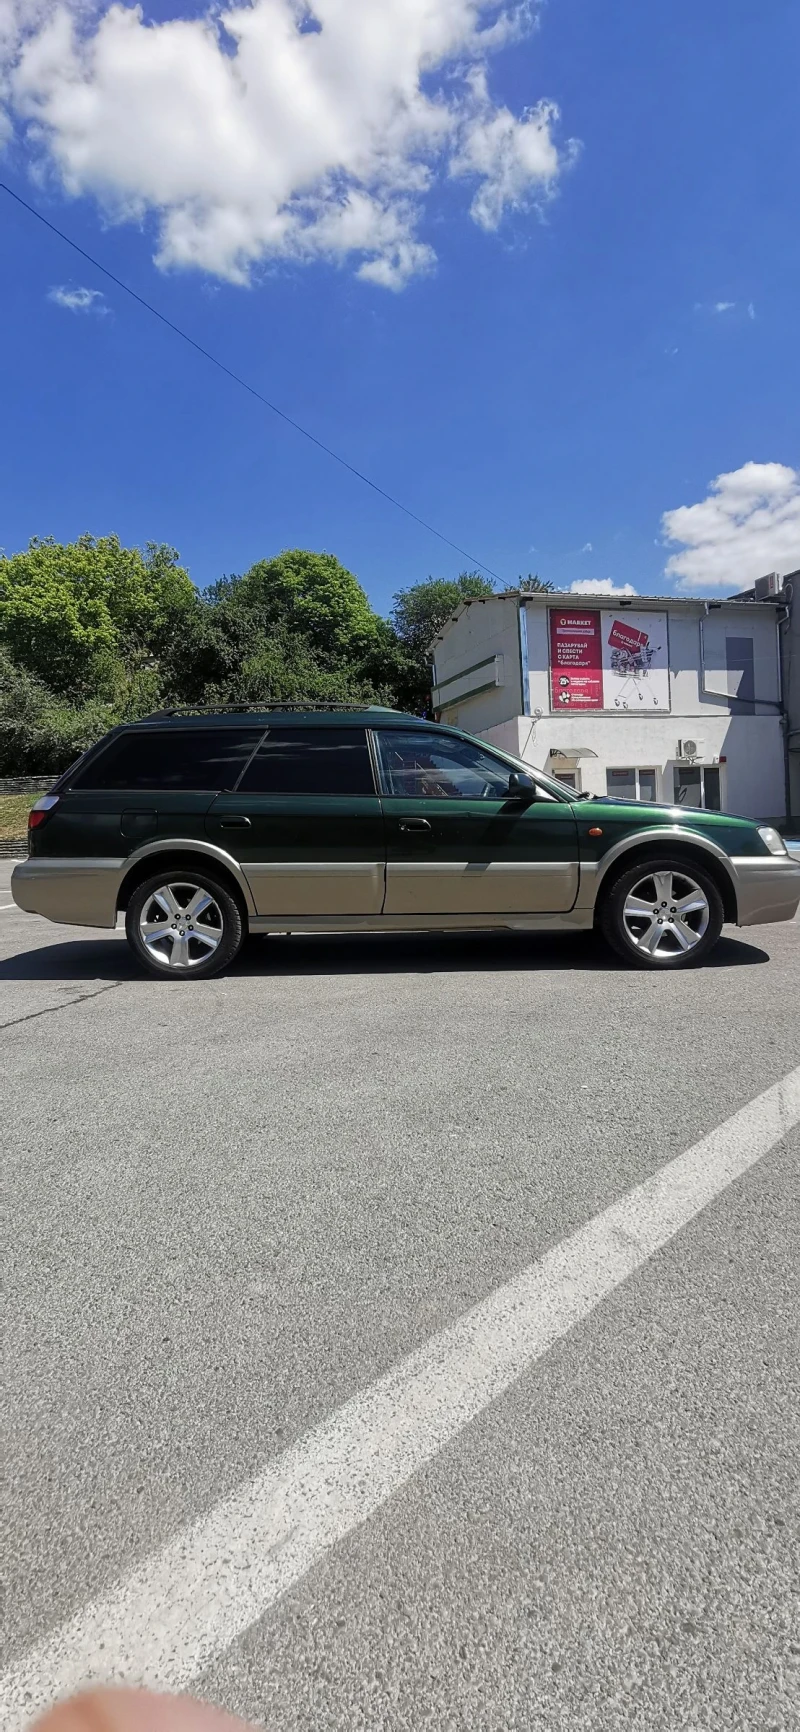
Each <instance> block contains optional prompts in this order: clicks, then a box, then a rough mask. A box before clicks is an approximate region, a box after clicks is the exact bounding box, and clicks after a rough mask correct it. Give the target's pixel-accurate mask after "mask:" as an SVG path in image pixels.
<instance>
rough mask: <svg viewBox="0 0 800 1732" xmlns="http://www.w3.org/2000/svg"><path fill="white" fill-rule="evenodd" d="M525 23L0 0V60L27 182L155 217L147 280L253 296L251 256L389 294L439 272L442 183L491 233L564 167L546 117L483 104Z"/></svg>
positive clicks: (434, 3) (303, 8)
mask: <svg viewBox="0 0 800 1732" xmlns="http://www.w3.org/2000/svg"><path fill="white" fill-rule="evenodd" d="M534 21H535V0H311V3H310V4H305V0H246V3H245V0H239V3H238V4H234V5H233V6H231V7H230V9H229V10H227V11H219V12H217V11H214V10H210V11H208V12H206V13H205V14H204V15H203V16H202V17H194V18H181V17H171V18H165V19H164V18H162V19H161V20H159V21H157V22H150V21H146V20H145V18H144V15H143V12H142V9H141V7H139V6H131V5H126V4H122V3H113V4H109V0H94V3H93V4H88V5H87V4H84V3H83V0H0V63H2V64H4V65H5V85H6V94H7V98H8V102H9V104H10V106H11V109H12V111H13V113H14V116H15V118H16V121H17V123H18V124H19V125H20V126H21V127H22V129H23V131H24V133H25V136H26V139H27V142H28V145H29V148H30V149H31V150H32V152H33V155H34V163H35V166H36V168H37V171H38V172H41V170H42V167H43V166H45V167H47V168H48V169H49V170H50V172H51V173H54V174H55V175H56V176H57V177H58V179H59V180H60V182H61V184H62V186H63V187H64V189H65V190H66V192H67V193H69V194H70V195H72V196H79V195H86V194H90V195H94V196H95V197H96V198H97V199H98V200H99V202H100V203H101V205H102V207H103V209H104V211H105V213H106V215H107V216H108V217H110V218H111V219H112V220H115V221H124V220H130V221H141V219H142V218H143V217H144V216H145V215H146V214H148V213H152V214H154V215H155V217H156V220H157V224H158V232H159V242H158V253H157V261H158V263H159V264H160V265H162V266H195V267H197V268H199V269H202V270H205V271H208V272H210V273H212V274H214V275H217V276H220V277H226V278H228V279H230V280H232V281H234V282H246V281H247V280H248V277H249V275H250V273H251V271H252V268H253V266H254V265H255V264H256V263H257V262H258V261H260V260H265V259H276V258H277V259H295V260H300V261H308V260H312V259H315V258H320V257H324V258H327V259H331V260H335V261H343V260H345V259H350V260H352V261H353V262H354V263H355V266H356V269H357V271H358V274H359V275H360V276H362V277H364V278H366V279H367V280H369V281H372V282H376V283H380V284H381V285H382V286H384V287H387V288H395V289H396V288H401V287H402V286H403V284H404V283H405V282H407V281H408V279H409V278H410V277H412V276H414V275H415V274H418V273H419V272H422V271H425V270H427V269H430V267H431V266H432V264H433V263H434V259H435V255H434V252H433V249H432V247H431V246H430V245H429V243H428V242H427V241H425V240H423V239H421V238H420V235H419V225H420V221H421V217H422V215H423V213H424V209H425V203H426V195H428V194H429V192H430V188H431V186H432V184H433V181H434V178H435V177H436V176H437V175H442V174H444V175H449V176H451V177H457V178H461V179H465V180H467V181H468V182H470V183H471V185H472V187H473V189H474V192H473V198H472V206H471V212H472V216H473V218H474V220H475V222H477V223H478V224H479V225H480V226H481V227H483V228H484V229H488V230H491V229H495V228H497V226H498V225H499V223H500V222H501V220H502V218H503V216H504V215H505V214H506V213H508V212H510V211H518V210H524V209H528V208H530V207H531V206H533V205H536V204H537V203H538V204H541V203H542V202H543V201H545V200H546V199H548V198H549V197H551V196H552V195H553V193H554V192H555V190H556V188H557V185H558V181H559V178H560V175H561V173H562V172H563V170H564V168H565V167H566V165H567V164H568V162H570V161H571V160H572V159H573V158H574V155H575V150H576V147H575V146H574V144H568V145H566V146H564V147H563V148H561V147H559V145H558V143H557V142H556V128H557V123H558V118H559V117H558V110H557V109H556V107H555V105H554V104H553V103H549V102H538V103H536V104H534V105H532V106H530V107H528V108H526V109H525V110H524V111H523V113H522V114H521V116H519V117H517V116H515V115H514V114H512V112H511V110H510V109H509V108H507V107H505V106H504V105H503V104H498V103H496V102H494V101H493V100H492V97H491V96H490V93H489V84H488V61H489V57H490V56H491V55H492V54H493V53H494V52H496V51H497V49H499V48H500V47H502V46H503V45H504V44H506V43H507V42H508V41H509V40H511V39H512V38H514V37H515V36H518V35H521V34H522V33H524V32H525V31H527V30H529V29H531V28H532V27H533V23H534ZM309 24H315V25H316V26H317V28H315V29H309V28H308V25H309ZM4 44H5V48H4V47H3V45H4ZM2 94H3V88H2V81H1V79H0V98H2Z"/></svg>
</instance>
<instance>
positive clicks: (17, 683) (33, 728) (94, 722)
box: [0, 646, 119, 776]
mask: <svg viewBox="0 0 800 1732" xmlns="http://www.w3.org/2000/svg"><path fill="white" fill-rule="evenodd" d="M118 720H119V717H118V713H117V711H116V710H115V709H114V707H113V706H112V705H110V704H104V703H103V702H102V701H101V700H100V699H98V698H93V699H89V700H87V702H86V703H83V704H78V705H75V704H69V703H67V702H65V701H64V700H63V699H61V698H58V697H57V696H55V695H54V693H53V692H51V691H50V690H49V688H48V687H47V686H46V685H45V684H44V683H43V681H41V680H38V679H36V677H35V676H34V675H33V674H30V673H28V672H27V671H26V669H24V668H19V667H17V666H16V664H15V663H14V662H13V661H12V659H11V657H10V656H9V655H8V653H7V651H6V650H4V649H3V648H2V646H0V776H38V775H47V774H51V773H52V774H53V775H56V774H57V773H58V771H59V770H66V769H67V768H68V766H69V765H70V764H72V763H74V761H75V759H76V758H78V757H80V754H81V752H85V751H86V748H87V746H91V745H93V744H94V742H95V740H98V739H100V737H101V735H102V734H105V733H106V732H107V731H108V729H109V728H112V727H113V726H114V723H115V722H116V721H118Z"/></svg>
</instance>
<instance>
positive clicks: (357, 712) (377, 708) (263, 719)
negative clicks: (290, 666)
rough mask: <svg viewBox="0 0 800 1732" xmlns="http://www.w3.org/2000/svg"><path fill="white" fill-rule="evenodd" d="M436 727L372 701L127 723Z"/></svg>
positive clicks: (166, 714) (171, 714) (162, 714)
mask: <svg viewBox="0 0 800 1732" xmlns="http://www.w3.org/2000/svg"><path fill="white" fill-rule="evenodd" d="M378 724H380V726H381V727H398V726H401V727H404V728H408V727H416V728H425V727H428V728H430V727H436V725H437V724H436V723H435V722H433V721H431V720H426V718H425V717H424V716H412V715H406V714H404V712H403V711H402V710H390V709H384V708H383V706H382V705H380V704H371V705H369V706H366V707H365V708H364V709H357V708H356V707H353V708H352V709H344V708H342V709H337V708H335V707H334V706H331V708H330V709H325V708H319V709H313V708H312V709H307V710H306V709H301V708H300V707H299V706H298V707H295V708H292V707H289V708H287V709H277V708H275V709H271V708H269V707H267V708H264V709H258V708H256V707H255V706H253V707H252V708H250V707H249V706H246V705H243V706H242V707H241V708H238V707H231V708H230V709H225V708H220V709H219V710H213V709H208V710H200V709H197V710H189V709H186V710H180V709H176V710H161V711H159V712H157V713H156V714H154V715H151V716H144V717H143V718H142V720H141V721H138V722H127V723H123V724H122V726H123V727H124V728H125V730H126V731H130V732H137V731H138V730H140V729H145V728H146V729H148V730H150V729H152V728H208V727H213V728H242V727H252V728H267V727H270V726H280V727H293V726H294V727H304V728H305V727H320V728H324V727H337V728H349V727H361V728H363V727H373V728H374V727H376V726H377V725H378Z"/></svg>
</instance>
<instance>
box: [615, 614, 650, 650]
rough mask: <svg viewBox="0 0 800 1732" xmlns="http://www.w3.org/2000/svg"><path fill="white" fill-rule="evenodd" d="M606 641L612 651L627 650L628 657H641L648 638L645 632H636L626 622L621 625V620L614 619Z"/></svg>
mask: <svg viewBox="0 0 800 1732" xmlns="http://www.w3.org/2000/svg"><path fill="white" fill-rule="evenodd" d="M608 641H609V643H610V644H611V646H612V649H618V650H627V651H628V653H629V654H630V655H634V656H635V655H641V653H642V650H643V649H644V647H645V644H646V643H647V642H648V637H647V632H646V631H637V630H636V628H635V627H634V626H632V625H628V623H627V621H625V623H624V624H623V621H622V620H621V619H615V621H614V624H613V625H612V627H611V630H610V632H609V634H608Z"/></svg>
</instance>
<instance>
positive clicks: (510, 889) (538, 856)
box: [376, 728, 579, 916]
mask: <svg viewBox="0 0 800 1732" xmlns="http://www.w3.org/2000/svg"><path fill="white" fill-rule="evenodd" d="M376 742H377V747H378V759H379V763H380V770H381V788H382V797H383V809H384V815H385V818H386V847H387V854H386V901H385V903H384V913H385V914H387V915H401V914H405V915H417V914H419V915H424V916H427V915H435V914H450V915H460V914H464V915H482V914H486V915H503V914H519V915H524V914H561V913H565V912H566V911H567V910H568V909H570V908H571V907H572V906H573V903H574V902H575V898H576V896H577V893H578V873H579V865H578V832H577V826H576V823H575V819H574V817H573V814H572V808H571V806H569V805H568V803H567V802H566V801H561V800H559V799H558V796H557V795H555V794H550V793H548V792H547V791H546V790H545V789H543V788H540V789H539V791H538V794H537V796H536V797H535V798H531V796H530V795H526V796H524V797H509V791H508V789H509V775H510V766H509V765H508V764H507V763H505V762H504V761H503V759H501V758H497V757H495V755H494V753H493V752H490V751H484V750H483V749H482V748H481V747H480V746H477V745H475V744H473V742H472V741H470V740H463V739H460V738H459V736H458V735H456V734H447V733H444V732H443V731H441V730H439V729H437V730H436V731H435V732H434V730H433V729H422V728H420V729H408V730H403V729H400V728H397V729H395V728H386V729H382V730H380V731H379V732H378V733H377V735H376Z"/></svg>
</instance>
